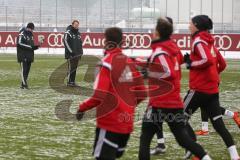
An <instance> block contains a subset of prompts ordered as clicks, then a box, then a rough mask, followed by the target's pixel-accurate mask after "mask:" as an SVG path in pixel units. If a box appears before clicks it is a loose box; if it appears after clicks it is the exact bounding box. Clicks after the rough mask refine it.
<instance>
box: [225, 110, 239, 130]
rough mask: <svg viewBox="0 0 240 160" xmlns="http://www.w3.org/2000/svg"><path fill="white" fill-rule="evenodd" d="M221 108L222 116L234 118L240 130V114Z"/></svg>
mask: <svg viewBox="0 0 240 160" xmlns="http://www.w3.org/2000/svg"><path fill="white" fill-rule="evenodd" d="M220 108H221V112H222V115H225V116H227V117H229V118H232V119H233V120H234V121H235V123H236V124H237V125H238V127H239V128H240V116H239V113H238V112H233V111H230V110H227V109H225V108H224V107H220Z"/></svg>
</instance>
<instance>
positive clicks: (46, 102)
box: [0, 54, 240, 160]
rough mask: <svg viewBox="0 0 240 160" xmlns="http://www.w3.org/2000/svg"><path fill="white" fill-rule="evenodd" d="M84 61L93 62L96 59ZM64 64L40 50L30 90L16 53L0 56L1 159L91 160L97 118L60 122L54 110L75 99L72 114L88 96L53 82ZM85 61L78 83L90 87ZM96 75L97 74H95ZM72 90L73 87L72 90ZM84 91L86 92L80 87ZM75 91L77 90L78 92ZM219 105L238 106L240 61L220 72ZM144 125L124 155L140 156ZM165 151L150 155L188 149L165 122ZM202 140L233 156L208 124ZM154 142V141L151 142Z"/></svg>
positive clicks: (196, 120)
mask: <svg viewBox="0 0 240 160" xmlns="http://www.w3.org/2000/svg"><path fill="white" fill-rule="evenodd" d="M84 61H85V62H86V61H87V62H89V63H91V64H94V63H95V61H93V59H92V58H90V57H86V58H84ZM64 63H65V60H64V59H63V56H48V55H40V56H36V57H35V63H33V65H32V68H31V72H30V77H29V85H30V90H22V89H20V88H19V86H20V73H19V71H20V67H19V64H18V63H17V62H16V56H15V55H5V54H4V55H0V109H1V110H0V159H1V160H2V159H14V160H17V159H19V160H28V159H33V160H34V159H69V160H72V159H74V160H77V159H79V160H90V159H93V158H92V156H91V152H92V143H93V139H94V132H95V124H94V122H93V121H83V122H76V121H62V120H59V119H58V118H57V117H56V115H55V108H56V105H57V104H58V103H59V102H60V101H62V100H72V101H73V103H72V107H71V112H72V113H74V112H75V110H76V108H77V106H78V104H79V102H80V101H82V100H83V99H85V98H86V97H87V96H81V95H80V94H79V95H77V94H74V93H72V94H71V91H70V92H69V91H68V94H66V92H64V93H60V92H59V91H58V90H54V89H52V87H50V85H49V78H50V75H51V74H52V73H53V71H54V70H55V69H56V68H58V67H59V66H61V65H62V64H64ZM86 70H87V66H86V65H84V66H81V67H80V68H79V69H78V77H77V81H78V83H79V84H81V85H84V86H87V87H91V86H92V84H91V83H87V82H83V77H84V75H85V72H86ZM183 72H184V73H183V75H184V76H183V80H182V95H183V96H184V95H185V93H186V91H187V82H188V81H187V78H188V77H187V71H185V70H184V71H183ZM92 74H93V73H92ZM73 92H74V91H73ZM80 92H84V91H80ZM75 93H76V92H75ZM220 97H221V104H222V106H225V107H226V108H228V109H231V110H233V111H235V110H238V111H240V61H237V60H235V61H234V60H229V61H228V68H227V70H226V71H225V72H224V73H223V74H222V84H221V95H220ZM145 107H146V103H143V104H141V105H140V106H139V108H138V113H141V111H143V110H144V109H145ZM224 121H225V123H226V126H227V128H228V129H229V130H230V132H231V134H232V135H233V137H234V139H235V142H236V144H237V146H238V151H239V152H240V130H239V128H237V126H236V125H235V123H234V122H233V120H232V119H226V118H225V119H224ZM191 124H192V126H193V128H194V129H199V128H200V126H201V123H200V115H199V112H197V113H196V114H195V115H194V116H193V118H192V120H191ZM139 135H140V125H138V126H135V130H134V132H133V134H132V136H131V138H130V141H129V143H128V148H127V151H126V153H125V155H124V157H123V158H122V159H123V160H129V159H131V160H136V159H137V154H138V146H139ZM164 135H165V137H166V145H167V153H166V154H165V155H162V156H157V157H153V158H152V159H154V160H155V159H168V160H173V159H174V160H175V159H181V158H182V156H183V154H184V150H183V149H182V148H180V147H179V146H178V145H177V143H176V141H175V140H174V138H173V135H172V134H171V133H170V132H169V128H168V126H167V125H166V124H164ZM198 141H199V142H200V144H202V145H203V146H204V147H205V148H206V150H207V151H208V152H209V154H210V155H211V157H212V158H213V159H214V160H227V159H230V158H229V155H228V152H227V149H226V147H225V145H224V143H223V141H222V140H221V139H220V137H219V136H218V135H217V134H216V133H215V132H214V130H213V129H212V127H211V126H210V135H209V136H207V137H199V139H198ZM152 145H153V146H154V145H155V142H154V143H153V144H152Z"/></svg>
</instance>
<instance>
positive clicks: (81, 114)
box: [76, 110, 84, 121]
mask: <svg viewBox="0 0 240 160" xmlns="http://www.w3.org/2000/svg"><path fill="white" fill-rule="evenodd" d="M83 116H84V112H81V111H79V110H78V111H77V113H76V118H77V120H79V121H80V120H82V118H83Z"/></svg>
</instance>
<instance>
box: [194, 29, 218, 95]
mask: <svg viewBox="0 0 240 160" xmlns="http://www.w3.org/2000/svg"><path fill="white" fill-rule="evenodd" d="M214 50H215V48H214V38H213V37H212V35H211V34H210V33H208V32H206V31H201V32H197V33H196V34H194V35H193V41H192V48H191V55H190V59H191V61H192V63H191V69H190V76H189V77H190V78H189V88H190V89H192V90H195V91H198V92H202V93H206V94H215V93H218V83H219V75H218V71H217V70H218V69H217V67H216V66H217V64H216V54H215V52H213V51H214Z"/></svg>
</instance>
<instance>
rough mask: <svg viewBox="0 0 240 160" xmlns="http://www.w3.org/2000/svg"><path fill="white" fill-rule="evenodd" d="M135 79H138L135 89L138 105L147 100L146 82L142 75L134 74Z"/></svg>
mask: <svg viewBox="0 0 240 160" xmlns="http://www.w3.org/2000/svg"><path fill="white" fill-rule="evenodd" d="M134 78H135V79H136V84H135V85H136V87H134V91H135V95H136V98H137V105H138V104H139V103H141V102H142V101H144V100H145V99H146V98H147V90H146V87H145V85H144V80H143V77H142V75H141V73H139V72H138V71H137V72H134Z"/></svg>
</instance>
